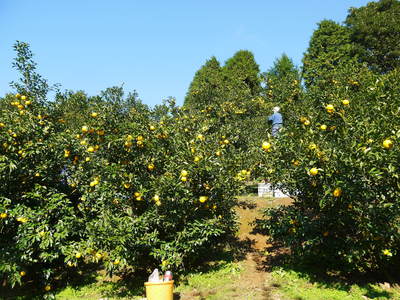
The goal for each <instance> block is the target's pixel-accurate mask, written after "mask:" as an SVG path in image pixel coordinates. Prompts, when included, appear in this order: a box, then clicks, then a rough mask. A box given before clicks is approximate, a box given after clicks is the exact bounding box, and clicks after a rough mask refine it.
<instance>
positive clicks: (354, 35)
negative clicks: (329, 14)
mask: <svg viewBox="0 0 400 300" xmlns="http://www.w3.org/2000/svg"><path fill="white" fill-rule="evenodd" d="M346 25H347V27H348V28H349V30H350V33H351V40H352V41H353V42H354V43H355V46H356V51H357V53H358V55H359V57H360V59H361V61H364V62H367V63H368V65H369V66H370V68H371V69H372V70H374V71H377V72H381V73H385V72H387V71H390V70H393V69H394V68H396V67H400V1H398V0H380V1H379V2H370V3H368V4H367V5H366V6H363V7H360V8H351V9H350V10H349V15H348V16H347V19H346Z"/></svg>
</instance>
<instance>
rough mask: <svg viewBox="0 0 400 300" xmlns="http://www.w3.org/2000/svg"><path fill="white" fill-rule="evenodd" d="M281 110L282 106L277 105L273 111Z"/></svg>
mask: <svg viewBox="0 0 400 300" xmlns="http://www.w3.org/2000/svg"><path fill="white" fill-rule="evenodd" d="M280 110H281V108H280V107H279V106H275V107H274V108H273V109H272V111H273V112H279V111H280Z"/></svg>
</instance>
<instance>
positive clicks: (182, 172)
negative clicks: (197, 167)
mask: <svg viewBox="0 0 400 300" xmlns="http://www.w3.org/2000/svg"><path fill="white" fill-rule="evenodd" d="M188 175H189V173H188V171H186V170H182V171H181V176H182V177H186V176H188Z"/></svg>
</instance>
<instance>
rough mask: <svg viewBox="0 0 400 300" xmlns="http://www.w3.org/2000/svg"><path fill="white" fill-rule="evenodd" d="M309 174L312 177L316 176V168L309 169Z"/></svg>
mask: <svg viewBox="0 0 400 300" xmlns="http://www.w3.org/2000/svg"><path fill="white" fill-rule="evenodd" d="M310 174H311V175H312V176H315V175H317V174H318V169H317V168H311V169H310Z"/></svg>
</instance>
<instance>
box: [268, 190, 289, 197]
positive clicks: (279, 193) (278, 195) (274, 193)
mask: <svg viewBox="0 0 400 300" xmlns="http://www.w3.org/2000/svg"><path fill="white" fill-rule="evenodd" d="M272 196H273V197H275V198H287V197H289V196H288V195H286V194H284V193H283V192H282V191H281V190H274V191H273V193H272Z"/></svg>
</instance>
